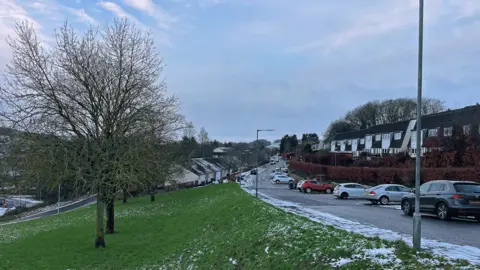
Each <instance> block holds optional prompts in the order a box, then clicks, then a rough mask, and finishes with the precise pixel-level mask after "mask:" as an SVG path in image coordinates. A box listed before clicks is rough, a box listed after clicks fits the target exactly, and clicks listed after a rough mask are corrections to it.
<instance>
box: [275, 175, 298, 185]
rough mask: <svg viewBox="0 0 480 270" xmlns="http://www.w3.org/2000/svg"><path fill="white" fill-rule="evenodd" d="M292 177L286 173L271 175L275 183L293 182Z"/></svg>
mask: <svg viewBox="0 0 480 270" xmlns="http://www.w3.org/2000/svg"><path fill="white" fill-rule="evenodd" d="M293 180H294V179H293V178H291V177H288V176H286V175H276V176H274V177H273V179H272V182H273V183H275V184H280V183H282V184H285V183H287V184H288V183H293Z"/></svg>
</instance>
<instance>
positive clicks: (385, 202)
mask: <svg viewBox="0 0 480 270" xmlns="http://www.w3.org/2000/svg"><path fill="white" fill-rule="evenodd" d="M389 201H390V200H389V199H388V197H387V196H382V197H380V204H381V205H387V204H388V202H389Z"/></svg>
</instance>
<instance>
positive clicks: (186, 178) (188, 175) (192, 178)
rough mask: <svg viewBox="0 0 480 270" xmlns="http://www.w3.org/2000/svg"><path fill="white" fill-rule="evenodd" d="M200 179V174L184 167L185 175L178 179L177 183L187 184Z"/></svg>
mask: <svg viewBox="0 0 480 270" xmlns="http://www.w3.org/2000/svg"><path fill="white" fill-rule="evenodd" d="M198 180H199V176H198V175H196V174H194V173H192V172H191V171H189V170H186V169H183V177H181V178H180V179H178V180H177V184H185V183H189V182H195V181H198Z"/></svg>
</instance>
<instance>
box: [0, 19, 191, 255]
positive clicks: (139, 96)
mask: <svg viewBox="0 0 480 270" xmlns="http://www.w3.org/2000/svg"><path fill="white" fill-rule="evenodd" d="M55 38H56V42H55V44H53V45H51V46H42V43H41V41H40V40H39V38H38V36H37V34H36V32H35V30H34V29H33V27H32V25H31V24H29V23H28V22H21V23H18V24H17V25H16V37H15V38H9V39H8V44H9V45H10V47H11V49H12V51H13V59H12V61H11V63H10V64H9V65H8V66H7V71H6V74H5V80H4V84H3V85H2V86H1V88H0V99H1V102H2V103H1V104H2V108H1V109H2V110H1V115H0V116H1V119H2V120H3V122H4V124H5V125H8V126H9V127H12V128H15V129H17V130H20V131H21V135H19V136H18V137H17V139H16V143H14V144H13V145H12V148H13V149H14V150H15V151H12V152H11V153H12V154H15V158H13V159H11V160H16V161H18V162H17V163H15V164H17V167H18V168H16V169H17V170H19V171H20V172H21V174H22V176H24V177H23V178H24V181H27V182H29V181H30V183H32V182H31V181H38V179H41V180H42V181H44V182H45V183H46V185H47V186H50V187H52V186H56V185H57V184H62V185H64V184H68V185H69V186H70V187H73V188H75V189H76V190H81V191H90V192H94V193H96V194H97V229H96V240H95V246H96V247H99V246H105V241H104V220H103V216H104V208H105V204H106V206H107V233H113V230H114V227H113V225H114V223H113V218H114V214H113V212H114V209H113V201H114V195H115V194H116V192H118V191H124V190H128V189H130V188H137V189H143V190H150V189H151V188H152V186H155V185H157V184H158V182H160V181H165V180H166V179H167V176H166V174H167V173H170V172H172V168H174V167H175V166H176V162H177V160H176V159H175V158H173V157H174V155H173V154H172V153H171V151H172V147H171V146H170V144H171V142H172V140H173V138H174V137H175V136H176V133H177V131H179V130H180V129H182V128H183V125H184V119H183V117H182V115H180V114H179V109H178V106H179V102H178V99H177V98H176V97H174V96H170V95H168V93H167V88H166V84H165V83H164V81H163V80H162V76H161V74H162V71H163V69H164V64H163V61H162V58H161V57H160V55H159V53H158V52H157V49H156V47H155V45H154V42H153V39H152V36H151V34H150V33H143V32H142V31H140V30H138V29H137V27H136V26H135V25H134V24H131V23H130V22H129V21H128V20H125V19H121V20H114V21H113V23H111V24H109V25H107V26H105V27H104V28H102V29H99V28H95V27H90V28H89V29H88V30H87V31H86V32H85V33H83V34H80V33H77V32H76V31H75V30H74V29H73V28H72V27H71V26H70V25H69V24H68V23H65V24H64V26H63V27H62V28H60V29H59V30H58V31H56V32H55Z"/></svg>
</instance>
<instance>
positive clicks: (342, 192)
mask: <svg viewBox="0 0 480 270" xmlns="http://www.w3.org/2000/svg"><path fill="white" fill-rule="evenodd" d="M365 189H366V186H364V185H360V184H357V183H345V184H339V185H337V186H336V187H335V189H334V190H333V195H335V196H336V197H337V198H340V199H348V198H362V197H363V193H364V192H365Z"/></svg>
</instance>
